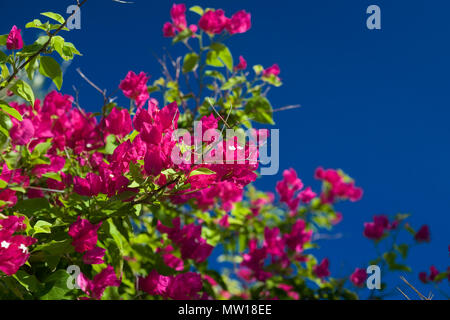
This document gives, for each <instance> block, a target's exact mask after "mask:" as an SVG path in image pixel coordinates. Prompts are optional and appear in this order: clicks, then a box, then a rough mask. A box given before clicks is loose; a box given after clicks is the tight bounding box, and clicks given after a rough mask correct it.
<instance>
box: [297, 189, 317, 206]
mask: <svg viewBox="0 0 450 320" xmlns="http://www.w3.org/2000/svg"><path fill="white" fill-rule="evenodd" d="M316 196H317V194H316V193H315V192H314V191H312V190H311V187H307V188H306V189H305V190H303V191H301V192H300V193H299V195H298V197H299V198H300V200H301V201H302V202H304V203H310V202H311V200H312V199H314V198H315V197H316Z"/></svg>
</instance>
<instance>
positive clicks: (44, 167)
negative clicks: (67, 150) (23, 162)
mask: <svg viewBox="0 0 450 320" xmlns="http://www.w3.org/2000/svg"><path fill="white" fill-rule="evenodd" d="M48 158H49V159H50V164H38V165H36V166H35V167H34V168H33V170H32V174H34V175H36V176H37V177H39V178H40V177H42V175H43V174H45V173H48V172H59V171H61V170H62V169H63V168H64V165H65V164H66V159H64V157H61V156H55V155H49V156H48Z"/></svg>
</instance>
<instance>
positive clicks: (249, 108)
mask: <svg viewBox="0 0 450 320" xmlns="http://www.w3.org/2000/svg"><path fill="white" fill-rule="evenodd" d="M245 112H246V114H247V116H249V117H250V118H251V120H254V121H256V122H260V123H268V124H275V123H274V122H273V119H272V106H271V105H270V102H269V100H267V99H266V98H265V97H262V96H255V97H253V98H250V99H249V100H248V101H247V104H246V105H245Z"/></svg>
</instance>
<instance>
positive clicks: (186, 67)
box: [183, 53, 199, 73]
mask: <svg viewBox="0 0 450 320" xmlns="http://www.w3.org/2000/svg"><path fill="white" fill-rule="evenodd" d="M198 60H199V56H198V55H197V54H196V53H188V54H186V55H185V56H184V60H183V73H188V72H190V71H192V70H194V69H195V68H196V67H197V65H198Z"/></svg>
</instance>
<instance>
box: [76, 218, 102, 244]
mask: <svg viewBox="0 0 450 320" xmlns="http://www.w3.org/2000/svg"><path fill="white" fill-rule="evenodd" d="M101 225H102V223H101V222H100V223H98V224H96V225H94V224H92V223H90V222H89V220H87V219H82V218H81V217H80V216H78V218H77V221H76V222H74V223H73V224H72V225H71V226H70V228H69V236H71V237H72V238H73V241H72V245H73V246H74V247H75V251H76V252H80V253H83V252H86V251H89V250H92V249H94V248H95V246H96V245H97V231H98V229H99V228H100V226H101Z"/></svg>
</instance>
